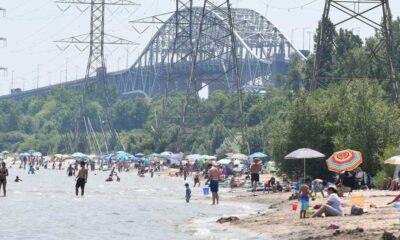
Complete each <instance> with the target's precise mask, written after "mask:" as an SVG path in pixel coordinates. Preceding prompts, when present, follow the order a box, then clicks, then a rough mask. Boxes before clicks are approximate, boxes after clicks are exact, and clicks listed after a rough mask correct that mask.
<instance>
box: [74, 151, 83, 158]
mask: <svg viewBox="0 0 400 240" xmlns="http://www.w3.org/2000/svg"><path fill="white" fill-rule="evenodd" d="M71 157H73V158H87V156H86V154H83V153H81V152H76V153H74V154H72V155H71Z"/></svg>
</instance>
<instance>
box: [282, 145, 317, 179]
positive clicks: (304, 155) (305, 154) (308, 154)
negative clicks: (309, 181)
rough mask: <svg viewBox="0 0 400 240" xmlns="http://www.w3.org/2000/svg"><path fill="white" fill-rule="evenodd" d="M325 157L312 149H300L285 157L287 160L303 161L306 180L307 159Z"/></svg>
mask: <svg viewBox="0 0 400 240" xmlns="http://www.w3.org/2000/svg"><path fill="white" fill-rule="evenodd" d="M324 157H325V155H324V154H322V153H320V152H318V151H315V150H313V149H310V148H300V149H297V150H296V151H293V152H291V153H289V154H288V155H286V156H285V159H288V160H290V159H303V163H304V178H306V159H316V158H324Z"/></svg>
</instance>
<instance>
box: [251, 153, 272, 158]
mask: <svg viewBox="0 0 400 240" xmlns="http://www.w3.org/2000/svg"><path fill="white" fill-rule="evenodd" d="M249 157H251V158H264V157H268V155H267V154H265V153H262V152H255V153H253V154H251V155H249Z"/></svg>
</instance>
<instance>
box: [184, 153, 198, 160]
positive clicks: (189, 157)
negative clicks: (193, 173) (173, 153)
mask: <svg viewBox="0 0 400 240" xmlns="http://www.w3.org/2000/svg"><path fill="white" fill-rule="evenodd" d="M201 158H202V155H200V154H190V155H187V156H186V157H185V159H187V160H199V159H201Z"/></svg>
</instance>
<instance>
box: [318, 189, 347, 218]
mask: <svg viewBox="0 0 400 240" xmlns="http://www.w3.org/2000/svg"><path fill="white" fill-rule="evenodd" d="M327 192H328V200H327V202H326V205H323V206H321V207H320V208H319V209H318V211H317V212H316V213H314V215H313V216H312V217H322V214H325V216H326V217H329V216H342V215H343V209H342V200H340V198H339V196H338V194H337V193H338V191H337V189H336V187H335V186H330V187H328V189H327Z"/></svg>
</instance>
